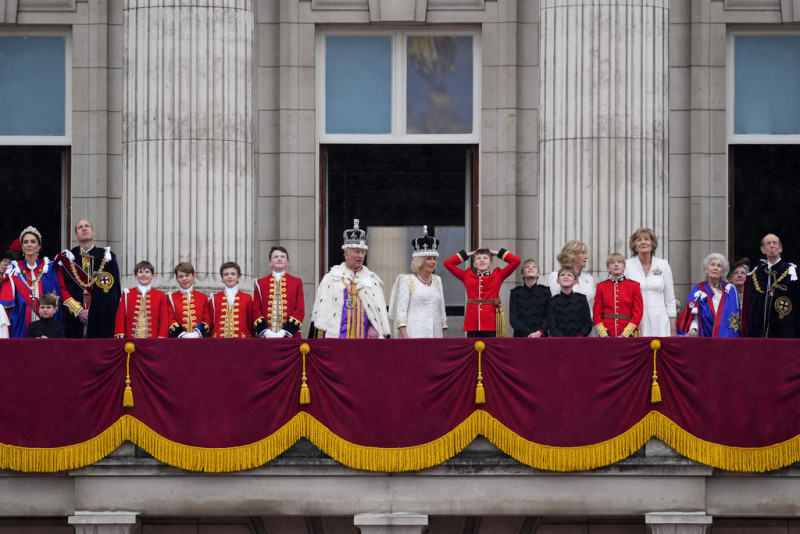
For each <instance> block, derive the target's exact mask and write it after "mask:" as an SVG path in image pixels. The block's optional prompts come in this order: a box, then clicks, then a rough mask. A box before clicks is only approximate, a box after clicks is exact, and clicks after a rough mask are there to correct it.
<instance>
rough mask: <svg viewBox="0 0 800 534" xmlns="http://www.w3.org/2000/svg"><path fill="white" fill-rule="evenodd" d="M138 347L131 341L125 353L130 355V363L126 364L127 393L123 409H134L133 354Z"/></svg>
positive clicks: (124, 396)
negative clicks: (132, 387)
mask: <svg viewBox="0 0 800 534" xmlns="http://www.w3.org/2000/svg"><path fill="white" fill-rule="evenodd" d="M135 350H136V347H135V346H134V344H133V343H131V342H130V341H129V342H128V343H125V352H127V353H128V362H127V363H126V364H125V392H124V393H123V394H122V407H123V408H133V390H132V389H131V354H133V351H135Z"/></svg>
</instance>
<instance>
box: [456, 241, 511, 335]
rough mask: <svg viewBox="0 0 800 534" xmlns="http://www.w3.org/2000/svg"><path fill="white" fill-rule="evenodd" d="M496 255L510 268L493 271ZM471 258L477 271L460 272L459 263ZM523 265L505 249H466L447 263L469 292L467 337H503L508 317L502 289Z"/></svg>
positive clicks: (465, 321) (465, 325) (465, 323)
mask: <svg viewBox="0 0 800 534" xmlns="http://www.w3.org/2000/svg"><path fill="white" fill-rule="evenodd" d="M493 256H498V257H499V258H500V259H501V260H503V261H505V262H506V263H508V265H506V266H505V267H503V268H502V269H495V270H492V257H493ZM468 258H473V265H474V267H473V269H471V270H468V271H463V270H461V269H459V268H458V264H459V263H462V262H465V261H467V259H468ZM519 264H520V259H519V258H518V257H516V256H514V255H513V254H511V253H510V252H509V251H507V250H506V249H504V248H501V249H500V250H499V251H494V250H489V249H488V248H479V249H478V250H474V251H472V252H466V251H464V250H462V251H460V252H459V253H458V254H456V255H455V256H453V257H451V258H447V259H446V260H444V266H445V268H446V269H447V270H448V271H450V274H452V275H453V276H455V277H456V278H458V279H459V280H461V283H463V284H464V288H465V289H466V290H467V310H466V313H465V317H464V331H465V332H466V333H467V337H495V336H497V337H503V335H504V334H505V318H504V317H503V314H502V308H501V307H500V286H501V285H502V284H503V281H504V280H505V279H506V278H508V277H509V276H511V275H512V274H514V271H515V270H516V268H517V267H519ZM498 326H499V327H500V328H499V329H498Z"/></svg>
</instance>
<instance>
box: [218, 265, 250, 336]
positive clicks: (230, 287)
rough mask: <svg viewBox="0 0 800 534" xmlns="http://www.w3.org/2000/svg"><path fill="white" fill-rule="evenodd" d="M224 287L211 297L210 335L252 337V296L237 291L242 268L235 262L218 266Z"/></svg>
mask: <svg viewBox="0 0 800 534" xmlns="http://www.w3.org/2000/svg"><path fill="white" fill-rule="evenodd" d="M219 274H220V276H222V283H223V284H225V289H224V290H222V291H220V292H219V293H216V294H214V296H213V297H212V298H211V317H212V319H213V321H214V326H213V327H212V329H211V336H212V337H253V297H251V296H250V295H249V294H248V293H244V292H243V291H239V279H240V278H241V277H242V269H241V268H240V267H239V264H238V263H236V262H232V261H229V262H226V263H223V264H222V266H220V268H219Z"/></svg>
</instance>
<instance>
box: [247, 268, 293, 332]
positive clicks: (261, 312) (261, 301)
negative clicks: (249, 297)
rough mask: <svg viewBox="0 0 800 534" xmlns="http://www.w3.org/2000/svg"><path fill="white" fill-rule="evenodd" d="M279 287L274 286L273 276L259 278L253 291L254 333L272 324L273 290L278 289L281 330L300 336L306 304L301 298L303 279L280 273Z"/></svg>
mask: <svg viewBox="0 0 800 534" xmlns="http://www.w3.org/2000/svg"><path fill="white" fill-rule="evenodd" d="M278 285H279V286H280V287H279V288H276V287H275V276H274V275H269V276H265V277H264V278H259V279H258V280H256V282H255V290H254V291H253V320H254V323H253V324H254V327H255V331H256V335H257V336H260V335H261V332H263V331H264V330H266V329H268V328H269V327H270V325H271V324H272V317H273V303H274V302H275V292H276V291H280V296H281V318H282V326H281V328H282V329H283V330H286V331H287V332H289V333H290V334H291V335H292V336H294V337H300V329H301V328H302V326H303V318H304V317H305V315H306V304H305V300H304V298H303V281H302V280H300V279H299V278H297V277H296V276H292V275H290V274H288V273H283V274H282V275H281V279H280V282H279V283H278Z"/></svg>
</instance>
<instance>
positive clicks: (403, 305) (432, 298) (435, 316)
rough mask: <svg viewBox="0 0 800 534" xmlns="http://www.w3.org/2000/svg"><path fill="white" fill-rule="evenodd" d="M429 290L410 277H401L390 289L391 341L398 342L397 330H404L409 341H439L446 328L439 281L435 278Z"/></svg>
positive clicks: (428, 287)
mask: <svg viewBox="0 0 800 534" xmlns="http://www.w3.org/2000/svg"><path fill="white" fill-rule="evenodd" d="M431 278H432V279H433V281H432V283H431V285H430V286H427V285H425V284H423V283H422V282H421V281H420V280H419V279H418V278H417V277H416V276H415V275H413V274H401V275H400V276H398V277H397V280H395V282H394V286H392V295H391V297H390V298H389V320H390V321H391V322H392V337H394V338H399V337H400V331H399V330H398V328H399V327H401V326H405V327H406V333H407V334H408V337H411V338H424V337H442V329H443V328H447V316H446V314H445V310H444V293H443V291H442V279H441V278H439V277H438V276H436V275H435V274H432V275H431Z"/></svg>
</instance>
